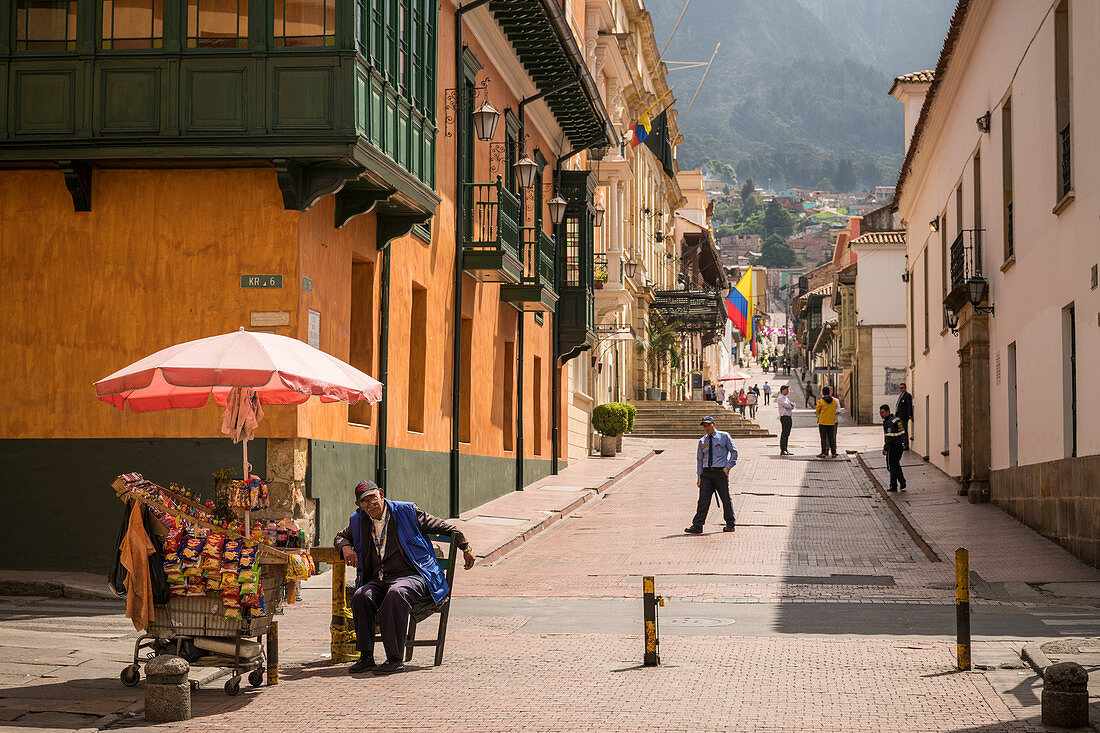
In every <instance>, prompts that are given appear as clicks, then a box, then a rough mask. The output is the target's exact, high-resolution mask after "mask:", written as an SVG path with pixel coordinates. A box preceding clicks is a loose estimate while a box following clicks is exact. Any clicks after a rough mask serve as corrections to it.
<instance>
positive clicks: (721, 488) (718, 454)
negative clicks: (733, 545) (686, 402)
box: [684, 415, 737, 534]
mask: <svg viewBox="0 0 1100 733" xmlns="http://www.w3.org/2000/svg"><path fill="white" fill-rule="evenodd" d="M700 425H702V426H703V429H704V430H706V431H707V433H706V435H704V436H703V437H702V438H700V439H699V446H698V449H697V450H696V453H695V458H696V460H695V463H696V467H697V469H698V470H697V472H696V473H697V476H698V480H697V481H696V482H695V483H696V485H697V486H698V487H699V504H698V506H697V507H696V509H695V519H693V520H692V522H691V526H690V527H688V528H687V529H685V530H684V531H685V532H687V533H688V534H703V523H704V522H706V521H707V512H708V511H710V497H711V496H713V495H714V494H718V498H719V499H720V500H721V501H722V516H723V518H724V519H725V520H726V526H725V527H723V528H722V531H723V532H732V531H733V530H734V528H735V521H736V520H735V518H734V516H733V502H732V501H730V479H729V475H730V469H731V468H733V467H734V466H736V465H737V448H736V446H734V444H733V441H732V440H730V434H729V433H726V432H723V431H721V430H715V428H714V418H713V417H711V416H710V415H707V416H706V417H704V418H703V421H702V422H701V423H700Z"/></svg>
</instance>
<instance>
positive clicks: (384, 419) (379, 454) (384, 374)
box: [374, 244, 391, 496]
mask: <svg viewBox="0 0 1100 733" xmlns="http://www.w3.org/2000/svg"><path fill="white" fill-rule="evenodd" d="M390 267H391V265H390V245H389V244H387V245H386V246H385V248H384V249H383V250H382V274H381V279H382V285H381V287H382V292H381V293H380V294H379V300H380V303H379V309H378V310H379V325H378V379H379V381H381V382H382V384H383V385H385V388H384V389H383V391H382V400H381V401H380V402H379V403H378V439H377V441H376V442H377V443H378V446H377V449H376V451H375V455H374V480H375V481H376V482H377V483H378V485H379V486H381V487H382V489H383V490H384V491H386V492H388V491H389V490H390V487H389V486H388V485H387V484H386V458H387V455H386V453H387V450H388V447H389V421H390V408H389V404H390V399H389V393H390V389H389V383H390ZM387 496H388V494H387Z"/></svg>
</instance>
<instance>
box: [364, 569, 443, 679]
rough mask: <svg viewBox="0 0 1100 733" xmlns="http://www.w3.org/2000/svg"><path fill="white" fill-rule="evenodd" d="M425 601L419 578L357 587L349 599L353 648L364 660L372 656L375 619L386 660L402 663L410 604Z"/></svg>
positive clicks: (426, 589)
mask: <svg viewBox="0 0 1100 733" xmlns="http://www.w3.org/2000/svg"><path fill="white" fill-rule="evenodd" d="M427 597H428V584H427V583H425V582H424V579H423V578H421V577H420V576H419V575H407V576H405V577H403V578H395V579H394V580H392V581H390V580H369V581H367V582H366V583H364V584H363V585H361V586H359V588H358V589H356V591H355V595H353V596H352V597H351V616H352V621H353V622H354V623H355V648H356V649H358V650H359V652H360V653H361V654H363V655H364V656H369V657H373V656H374V617H375V616H376V615H377V616H378V631H379V632H380V633H381V636H382V646H383V647H384V648H385V650H386V659H387V660H389V661H394V662H397V661H401V660H402V659H404V657H405V640H406V639H407V638H408V635H409V615H410V612H411V609H412V604H413V603H415V602H416V601H419V600H421V599H423V598H427Z"/></svg>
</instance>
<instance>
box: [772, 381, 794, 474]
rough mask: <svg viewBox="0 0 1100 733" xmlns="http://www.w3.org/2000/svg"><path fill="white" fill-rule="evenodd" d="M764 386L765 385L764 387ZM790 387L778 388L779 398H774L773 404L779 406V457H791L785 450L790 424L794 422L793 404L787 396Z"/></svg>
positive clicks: (789, 433)
mask: <svg viewBox="0 0 1100 733" xmlns="http://www.w3.org/2000/svg"><path fill="white" fill-rule="evenodd" d="M765 386H766V385H765ZM789 391H790V387H788V386H787V385H785V384H784V385H783V386H782V387H780V388H779V396H778V397H776V398H775V404H776V405H778V406H779V425H780V430H779V455H781V456H789V455H793V454H792V453H791V452H790V451H789V450H787V441H788V439H790V437H791V423H792V422H793V421H794V403H793V402H791V398H790V397H788V396H787V393H788V392H789Z"/></svg>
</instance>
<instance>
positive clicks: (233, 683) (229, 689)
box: [225, 675, 241, 697]
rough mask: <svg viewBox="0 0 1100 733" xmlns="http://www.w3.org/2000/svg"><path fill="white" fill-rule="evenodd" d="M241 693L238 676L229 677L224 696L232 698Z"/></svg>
mask: <svg viewBox="0 0 1100 733" xmlns="http://www.w3.org/2000/svg"><path fill="white" fill-rule="evenodd" d="M240 692H241V678H240V676H239V675H238V676H235V677H230V678H229V681H228V682H226V683H225V694H226V695H229V696H230V697H233V696H234V695H239V694H240Z"/></svg>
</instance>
